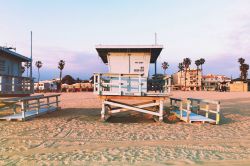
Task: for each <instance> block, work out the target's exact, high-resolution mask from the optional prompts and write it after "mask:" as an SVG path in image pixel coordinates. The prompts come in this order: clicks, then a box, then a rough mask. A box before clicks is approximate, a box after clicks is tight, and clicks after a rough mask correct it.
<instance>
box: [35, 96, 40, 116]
mask: <svg viewBox="0 0 250 166" xmlns="http://www.w3.org/2000/svg"><path fill="white" fill-rule="evenodd" d="M39 111H40V99H37V112H36V114H37V115H38V114H39Z"/></svg>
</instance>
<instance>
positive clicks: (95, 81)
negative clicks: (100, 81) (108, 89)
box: [94, 74, 96, 92]
mask: <svg viewBox="0 0 250 166" xmlns="http://www.w3.org/2000/svg"><path fill="white" fill-rule="evenodd" d="M94 92H96V74H94Z"/></svg>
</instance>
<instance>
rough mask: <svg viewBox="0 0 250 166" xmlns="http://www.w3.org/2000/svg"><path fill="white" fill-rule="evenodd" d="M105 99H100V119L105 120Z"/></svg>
mask: <svg viewBox="0 0 250 166" xmlns="http://www.w3.org/2000/svg"><path fill="white" fill-rule="evenodd" d="M104 102H105V100H102V111H101V119H102V120H105V103H104Z"/></svg>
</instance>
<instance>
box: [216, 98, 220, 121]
mask: <svg viewBox="0 0 250 166" xmlns="http://www.w3.org/2000/svg"><path fill="white" fill-rule="evenodd" d="M219 122H220V103H218V104H217V113H216V124H219Z"/></svg>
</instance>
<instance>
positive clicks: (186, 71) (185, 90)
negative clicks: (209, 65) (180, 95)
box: [185, 68, 187, 91]
mask: <svg viewBox="0 0 250 166" xmlns="http://www.w3.org/2000/svg"><path fill="white" fill-rule="evenodd" d="M186 88H187V68H186V70H185V91H186Z"/></svg>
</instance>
